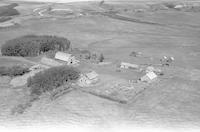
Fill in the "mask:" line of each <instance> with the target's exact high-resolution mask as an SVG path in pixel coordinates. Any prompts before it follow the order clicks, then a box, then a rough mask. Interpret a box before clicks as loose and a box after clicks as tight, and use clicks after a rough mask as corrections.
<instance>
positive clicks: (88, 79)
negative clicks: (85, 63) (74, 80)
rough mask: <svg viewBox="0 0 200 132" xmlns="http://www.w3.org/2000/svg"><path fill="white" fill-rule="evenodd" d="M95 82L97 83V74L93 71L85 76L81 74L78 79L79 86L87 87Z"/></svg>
mask: <svg viewBox="0 0 200 132" xmlns="http://www.w3.org/2000/svg"><path fill="white" fill-rule="evenodd" d="M97 81H98V74H97V73H96V72H95V71H91V72H89V73H86V74H81V76H80V79H79V85H80V86H87V85H90V84H92V83H95V82H97Z"/></svg>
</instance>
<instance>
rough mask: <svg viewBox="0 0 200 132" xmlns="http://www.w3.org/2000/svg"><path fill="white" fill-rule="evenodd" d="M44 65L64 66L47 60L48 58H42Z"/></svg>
mask: <svg viewBox="0 0 200 132" xmlns="http://www.w3.org/2000/svg"><path fill="white" fill-rule="evenodd" d="M40 62H41V63H42V64H45V65H48V66H61V65H63V64H62V63H59V62H57V61H56V60H53V59H50V58H47V57H42V59H41V61H40Z"/></svg>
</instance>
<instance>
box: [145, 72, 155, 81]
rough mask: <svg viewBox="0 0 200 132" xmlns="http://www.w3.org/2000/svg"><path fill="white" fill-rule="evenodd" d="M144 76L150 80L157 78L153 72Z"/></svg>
mask: <svg viewBox="0 0 200 132" xmlns="http://www.w3.org/2000/svg"><path fill="white" fill-rule="evenodd" d="M146 76H147V77H148V78H149V79H151V80H153V79H154V78H157V75H156V74H155V73H154V72H149V73H147V74H146Z"/></svg>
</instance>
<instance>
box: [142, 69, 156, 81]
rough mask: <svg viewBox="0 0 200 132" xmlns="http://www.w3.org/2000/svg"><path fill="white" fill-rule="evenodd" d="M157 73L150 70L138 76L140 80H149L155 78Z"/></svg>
mask: <svg viewBox="0 0 200 132" xmlns="http://www.w3.org/2000/svg"><path fill="white" fill-rule="evenodd" d="M156 78H157V75H156V74H155V73H154V72H153V71H152V72H148V73H146V75H144V76H143V77H141V78H140V80H141V81H142V82H151V81H152V80H154V79H156Z"/></svg>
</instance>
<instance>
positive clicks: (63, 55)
mask: <svg viewBox="0 0 200 132" xmlns="http://www.w3.org/2000/svg"><path fill="white" fill-rule="evenodd" d="M71 57H72V55H71V54H68V53H64V52H57V53H56V55H55V59H58V60H62V61H67V62H68V61H69V60H70V58H71Z"/></svg>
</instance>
